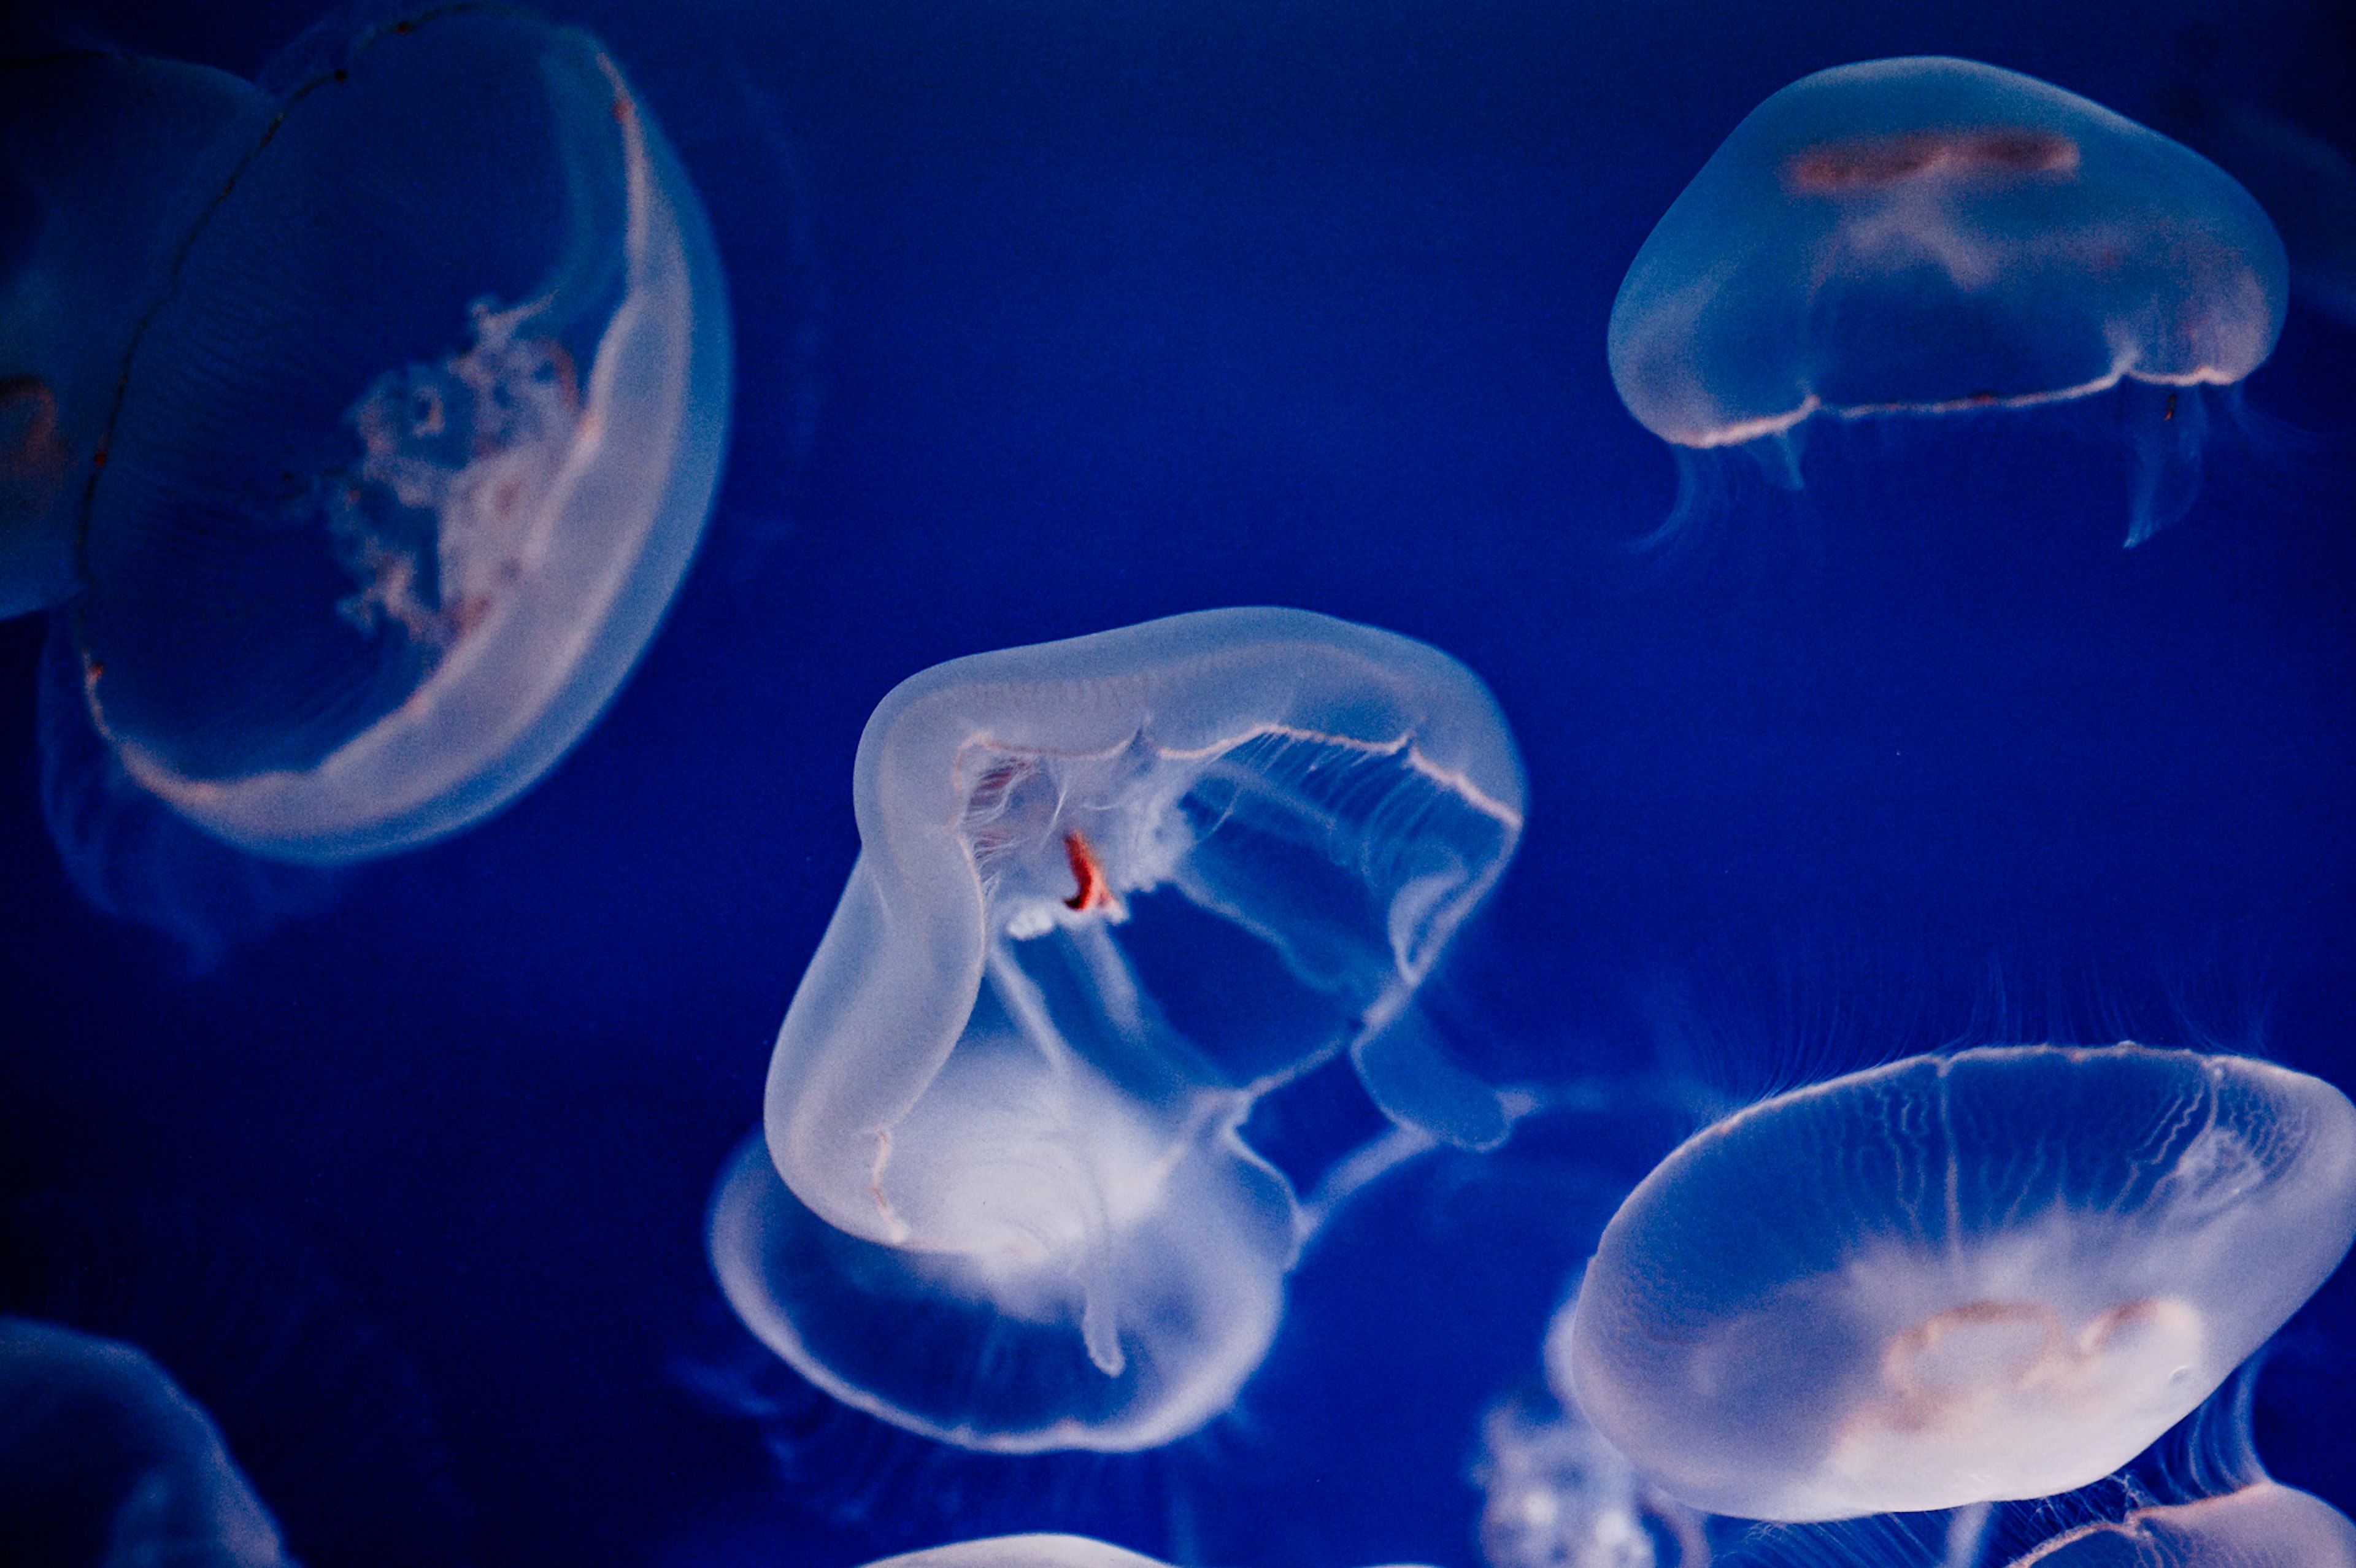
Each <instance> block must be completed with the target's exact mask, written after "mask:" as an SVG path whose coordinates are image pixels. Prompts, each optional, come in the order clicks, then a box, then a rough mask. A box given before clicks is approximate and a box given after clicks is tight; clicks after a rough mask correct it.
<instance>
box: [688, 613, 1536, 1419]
mask: <svg viewBox="0 0 2356 1568" xmlns="http://www.w3.org/2000/svg"><path fill="white" fill-rule="evenodd" d="M855 784H856V796H857V806H858V816H859V826H860V835H861V840H862V853H861V857H860V860H859V863H858V865H857V866H856V867H855V868H854V869H853V870H852V873H851V881H850V885H849V886H848V888H847V889H846V890H845V891H844V893H843V898H842V901H841V905H840V906H839V908H838V909H837V911H836V913H835V917H834V921H833V923H832V924H831V925H830V927H829V929H828V932H827V934H826V938H825V940H824V942H823V943H821V944H820V945H819V951H818V954H817V955H816V957H815V958H814V959H813V960H812V962H811V965H810V967H809V972H808V974H807V975H805V976H804V977H803V980H802V983H801V987H800V988H799V990H798V992H797V993H796V995H795V997H794V1002H793V1006H792V1008H791V1009H790V1010H789V1011H788V1012H787V1016H786V1020H785V1024H784V1027H783V1028H782V1029H781V1030H780V1031H779V1034H778V1039H777V1048H776V1055H775V1056H774V1058H773V1059H772V1061H771V1066H770V1072H769V1084H768V1105H767V1115H766V1130H767V1138H768V1148H769V1152H770V1154H771V1156H772V1157H774V1159H775V1162H776V1169H777V1171H778V1172H779V1173H781V1174H782V1176H783V1178H784V1186H785V1187H786V1188H787V1189H790V1193H791V1198H792V1200H794V1202H793V1204H792V1205H791V1206H790V1208H780V1207H778V1206H777V1205H776V1204H771V1205H769V1206H768V1207H767V1209H766V1212H770V1213H776V1214H781V1215H791V1216H793V1217H794V1218H793V1221H792V1223H793V1224H794V1225H795V1226H796V1227H800V1226H806V1225H813V1224H814V1225H819V1226H820V1227H822V1228H823V1229H824V1230H825V1231H827V1232H830V1234H828V1235H825V1236H819V1237H818V1238H816V1239H815V1240H811V1239H807V1238H806V1239H804V1240H802V1241H799V1242H796V1243H793V1244H794V1245H795V1246H797V1247H801V1248H804V1249H808V1248H811V1247H815V1248H816V1249H817V1250H818V1251H819V1253H824V1254H825V1255H827V1256H829V1257H832V1258H835V1259H836V1260H837V1263H836V1265H835V1266H836V1269H837V1272H836V1274H835V1275H833V1276H832V1278H833V1281H834V1283H831V1284H830V1283H828V1281H827V1280H826V1279H821V1278H814V1277H812V1276H810V1275H807V1274H804V1275H798V1276H797V1277H796V1278H795V1279H793V1280H787V1281H781V1282H780V1288H781V1289H782V1290H783V1292H784V1294H783V1296H782V1297H781V1298H780V1297H777V1296H768V1297H766V1299H764V1300H762V1301H758V1302H755V1303H753V1304H752V1306H751V1307H749V1309H748V1302H747V1298H746V1296H745V1294H744V1291H742V1290H741V1289H735V1288H732V1296H734V1298H735V1299H736V1301H737V1305H738V1308H739V1310H740V1312H743V1313H744V1315H745V1317H747V1320H748V1321H750V1322H753V1323H754V1324H755V1328H762V1330H763V1332H764V1334H765V1337H766V1338H768V1339H769V1340H770V1342H771V1343H772V1344H773V1345H775V1346H776V1348H778V1349H780V1350H781V1352H783V1353H785V1354H787V1356H788V1357H790V1358H792V1359H793V1360H795V1363H796V1365H798V1366H799V1367H801V1368H802V1369H803V1370H804V1371H806V1372H808V1373H809V1375H811V1376H813V1377H814V1378H817V1379H819V1381H821V1382H823V1383H825V1384H826V1385H827V1386H829V1387H830V1388H831V1389H833V1390H835V1392H838V1393H840V1394H841V1396H842V1397H844V1398H846V1399H851V1400H852V1401H853V1402H854V1403H862V1404H865V1405H866V1406H867V1407H869V1408H871V1409H873V1410H875V1411H876V1412H877V1413H881V1414H883V1415H886V1416H887V1417H888V1418H890V1419H893V1420H895V1421H899V1422H901V1423H903V1424H908V1425H911V1426H915V1427H916V1428H918V1429H919V1430H924V1431H927V1432H931V1433H934V1434H936V1435H945V1436H948V1437H951V1438H953V1439H954V1440H956V1441H958V1442H962V1443H969V1444H972V1445H978V1446H991V1447H1048V1446H1061V1445H1087V1446H1095V1447H1140V1446H1145V1445H1151V1444H1153V1443H1159V1442H1163V1441H1167V1440H1168V1439H1169V1438H1171V1437H1173V1436H1175V1435H1179V1434H1180V1433H1182V1432H1183V1431H1185V1430H1187V1429H1189V1428H1191V1427H1192V1426H1194V1425H1195V1424H1199V1423H1200V1422H1202V1421H1204V1420H1206V1419H1208V1418H1209V1417H1210V1416H1211V1415H1212V1414H1214V1413H1216V1412H1217V1411H1218V1410H1219V1409H1221V1408H1223V1406H1224V1405H1225V1403H1226V1400H1227V1399H1228V1398H1229V1397H1231V1396H1232V1394H1233V1392H1234V1389H1235V1386H1236V1384H1237V1383H1238V1382H1239V1381H1241V1379H1242V1377H1243V1376H1244V1375H1245V1374H1246V1373H1247V1372H1248V1371H1249V1370H1250V1368H1251V1366H1252V1365H1253V1364H1254V1363H1256V1362H1257V1360H1258V1357H1259V1355H1260V1353H1261V1352H1262V1351H1264V1350H1265V1349H1266V1346H1267V1343H1268V1338H1269V1335H1270V1334H1272V1333H1273V1331H1274V1327H1275V1321H1276V1312H1277V1305H1276V1304H1277V1300H1278V1291H1279V1288H1280V1280H1281V1277H1282V1275H1283V1273H1284V1270H1285V1268H1286V1267H1287V1266H1288V1265H1289V1264H1290V1259H1291V1255H1292V1250H1293V1245H1294V1217H1293V1206H1292V1200H1291V1194H1290V1189H1289V1187H1288V1186H1287V1184H1286V1183H1285V1181H1284V1180H1283V1179H1282V1178H1280V1176H1278V1175H1277V1173H1276V1172H1275V1171H1274V1170H1272V1169H1271V1168H1269V1167H1268V1166H1267V1165H1266V1164H1264V1163H1263V1162H1262V1161H1260V1160H1259V1159H1258V1157H1257V1156H1255V1155H1254V1154H1253V1153H1252V1151H1251V1150H1250V1149H1249V1148H1248V1147H1246V1146H1245V1145H1244V1143H1243V1142H1242V1140H1241V1139H1240V1137H1239V1136H1237V1130H1236V1129H1237V1126H1238V1125H1240V1124H1241V1122H1242V1120H1243V1118H1244V1116H1245V1115H1246V1114H1247V1113H1248V1110H1249V1109H1250V1106H1251V1104H1252V1103H1253V1101H1254V1100H1255V1098H1256V1097H1257V1096H1258V1095H1259V1094H1260V1093H1263V1092H1264V1091H1266V1090H1267V1089H1269V1087H1271V1086H1273V1085H1275V1084H1278V1083H1283V1082H1286V1081H1288V1080H1289V1079H1290V1078H1292V1077H1294V1076H1296V1075H1297V1074H1299V1073H1301V1072H1304V1071H1306V1070H1308V1069H1309V1068H1311V1067H1312V1066H1314V1065H1316V1064H1317V1063H1319V1062H1322V1061H1325V1060H1327V1059H1329V1058H1331V1057H1332V1056H1333V1054H1334V1053H1336V1052H1338V1051H1344V1050H1348V1051H1352V1052H1354V1054H1355V1061H1357V1063H1358V1066H1359V1070H1360V1072H1361V1074H1362V1076H1363V1077H1364V1079H1365V1082H1366V1083H1367V1086H1368V1087H1369V1088H1370V1089H1371V1090H1372V1091H1373V1093H1374V1094H1375V1096H1376V1100H1377V1101H1378V1102H1380V1103H1381V1104H1384V1105H1385V1106H1386V1107H1387V1109H1389V1110H1390V1111H1391V1112H1392V1113H1393V1114H1394V1115H1396V1116H1398V1117H1399V1118H1401V1119H1405V1120H1409V1121H1414V1122H1417V1123H1419V1125H1424V1126H1426V1127H1427V1128H1429V1129H1430V1130H1432V1131H1434V1132H1437V1133H1440V1135H1442V1136H1450V1137H1452V1138H1455V1139H1457V1140H1459V1141H1463V1142H1468V1143H1479V1142H1483V1141H1494V1139H1495V1138H1496V1137H1497V1136H1501V1135H1502V1131H1503V1126H1504V1118H1503V1112H1502V1110H1501V1107H1500V1104H1499V1101H1498V1099H1497V1097H1496V1095H1495V1094H1494V1093H1493V1092H1492V1091H1490V1090H1489V1089H1488V1088H1487V1087H1486V1086H1484V1085H1483V1084H1481V1083H1478V1082H1476V1081H1474V1080H1473V1079H1472V1078H1471V1077H1470V1076H1469V1075H1468V1074H1466V1073H1465V1072H1463V1071H1462V1069H1461V1068H1459V1067H1457V1066H1455V1065H1454V1064H1453V1063H1452V1061H1450V1060H1449V1059H1448V1058H1447V1057H1446V1056H1445V1055H1444V1054H1443V1053H1442V1052H1441V1051H1440V1050H1439V1049H1438V1048H1437V1046H1436V1043H1435V1041H1434V1040H1433V1039H1432V1038H1431V1037H1430V1034H1429V1032H1428V1030H1427V1029H1425V1027H1424V1026H1423V1025H1422V1024H1421V1022H1420V1020H1419V1019H1418V1017H1417V1016H1416V1014H1415V1012H1414V1009H1413V1008H1412V1007H1411V1005H1410V1003H1411V998H1412V997H1413V994H1414V991H1415V989H1416V987H1417V986H1418V985H1419V983H1420V982H1421V981H1422V979H1423V977H1424V976H1426V975H1427V974H1428V973H1429V972H1430V968H1431V965H1432V964H1433V963H1434V962H1435V961H1436V960H1437V959H1438V957H1439V955H1440V952H1441V950H1442V949H1443V948H1444V947H1445V946H1446V944H1447V943H1448V940H1449V938H1450V936H1451V933H1453V932H1454V931H1455V930H1456V928H1457V926H1458V925H1459V924H1460V923H1462V920H1463V919H1464V917H1465V916H1466V915H1467V914H1468V913H1469V912H1471V911H1472V908H1473V907H1474V905H1476V904H1477V903H1478V902H1479V901H1480V900H1481V899H1482V898H1483V895H1485V893H1486V892H1487V891H1488V890H1489V888H1490V887H1491V886H1492V885H1493V884H1494V881H1495V880H1496V878H1497V876H1498V875H1499V874H1500V873H1501V872H1502V870H1503V869H1504V868H1505V862H1506V859H1507V858H1508V857H1509V856H1510V855H1511V853H1512V851H1513V848H1514V845H1515V841H1516V838H1517V837H1518V835H1519V832H1520V827H1521V774H1520V767H1519V763H1518V762H1517V760H1516V758H1515V752H1514V749H1513V744H1512V741H1511V740H1510V738H1509V737H1508V735H1507V734H1506V731H1505V726H1504V722H1503V720H1502V719H1501V718H1500V717H1499V715H1498V713H1497V711H1496V709H1495V706H1494V703H1493V702H1492V701H1491V700H1490V699H1489V697H1488V695H1487V693H1486V692H1485V691H1483V689H1482V688H1481V686H1480V684H1479V682H1478V681H1477V680H1475V679H1474V678H1473V677H1472V676H1471V674H1470V673H1469V672H1467V671H1466V670H1464V669H1463V667H1462V666H1459V665H1457V664H1456V663H1454V662H1453V661H1452V660H1450V659H1448V658H1447V657H1446V656H1443V655H1440V654H1439V653H1436V652H1434V651H1433V650H1431V649H1430V648H1427V647H1424V646H1423V645H1420V644H1417V643H1412V642H1409V641H1408V640H1407V639H1405V638H1402V637H1396V636H1392V635H1388V634H1387V633H1381V632H1376V631H1372V630H1369V629H1367V628H1365V627H1360V626H1352V625H1349V624H1345V623H1342V622H1337V621H1332V620H1328V619H1326V618H1324V617H1323V616H1318V615H1311V614H1307V613H1301V612H1294V611H1277V610H1229V611H1214V612H1208V613H1202V614H1196V615H1184V616H1178V617H1175V618H1173V619H1171V620H1167V621H1159V622H1154V623H1152V624H1148V625H1144V626H1138V627H1132V628H1130V629H1128V630H1125V631H1119V632H1109V633H1106V634H1103V635H1098V636H1094V637H1083V638H1078V639H1076V640H1074V641H1071V642H1067V643H1055V644H1050V645H1044V646H1041V647H1035V648H1021V649H1015V650H1012V651H1011V652H1007V653H1001V654H991V655H984V656H979V657H976V658H970V659H961V660H958V661H956V662H955V663H952V664H948V665H944V666H941V667H937V668H935V669H932V670H928V671H926V673H925V674H923V675H920V676H917V677H915V678H914V679H912V680H909V681H907V682H905V683H904V684H903V685H902V686H901V687H900V688H898V689H897V690H895V691H894V692H893V693H892V694H891V696H889V697H888V698H886V699H885V700H884V702H883V705H882V706H881V707H880V708H878V709H877V710H876V712H875V715H874V717H873V719H872V720H870V722H869V724H868V727H867V732H866V735H865V737H864V738H863V739H862V741H861V744H860V751H859V760H858V765H857V772H856V780H855ZM803 1211H807V1212H803ZM729 1212H730V1207H729V1200H728V1199H727V1197H726V1196H725V1194H724V1193H723V1199H722V1200H721V1205H720V1209H719V1211H718V1213H717V1214H716V1216H715V1232H714V1253H715V1257H716V1258H720V1259H721V1260H722V1261H721V1262H720V1269H721V1273H722V1276H723V1280H727V1279H729V1278H730V1277H731V1269H732V1264H730V1263H729V1262H728V1261H726V1259H725V1257H724V1255H723V1246H722V1240H723V1236H722V1232H723V1227H722V1225H721V1223H720V1219H721V1217H722V1216H724V1215H726V1214H727V1213H729ZM783 1222H784V1221H780V1223H783ZM732 1233H737V1234H742V1233H745V1232H741V1231H740V1232H732ZM755 1233H758V1234H761V1235H763V1236H774V1235H775V1234H776V1233H777V1232H776V1231H775V1229H774V1228H772V1227H768V1226H764V1227H758V1228H756V1229H755ZM854 1243H857V1244H854ZM764 1244H765V1245H768V1246H775V1245H776V1244H778V1243H774V1242H768V1243H764ZM862 1247H863V1248H864V1250H863V1251H862ZM854 1255H855V1257H856V1259H857V1260H858V1261H857V1262H855V1263H853V1262H851V1261H849V1260H851V1258H852V1257H853V1256H854ZM757 1272H758V1271H757V1270H756V1269H753V1268H749V1267H738V1268H737V1269H736V1277H737V1278H738V1279H739V1280H744V1279H748V1278H750V1277H752V1276H753V1275H755V1274H756V1273H757ZM1220 1281H1225V1282H1226V1283H1224V1284H1218V1283H1217V1282H1220ZM1215 1284H1216V1285H1217V1288H1216V1290H1215V1291H1214V1290H1213V1289H1212V1288H1211V1287H1212V1286H1213V1285H1215ZM830 1292H831V1293H839V1294H841V1297H842V1298H841V1301H839V1302H837V1303H835V1304H834V1305H832V1306H831V1307H830V1306H829V1305H828V1304H827V1302H826V1301H825V1300H824V1299H823V1298H824V1297H826V1296H828V1295H829V1293H830ZM887 1296H888V1297H889V1298H890V1299H891V1300H892V1301H893V1302H894V1303H895V1304H896V1305H895V1306H894V1308H893V1310H894V1311H895V1312H900V1313H904V1314H905V1316H904V1317H901V1318H895V1319H894V1321H895V1322H897V1323H898V1324H899V1328H897V1330H889V1329H879V1328H878V1327H877V1324H876V1321H875V1320H874V1318H873V1317H872V1315H870V1314H872V1310H873V1307H874V1303H875V1302H876V1301H877V1300H878V1299H879V1298H882V1297H887ZM1221 1299H1225V1300H1226V1301H1227V1302H1228V1303H1229V1305H1228V1306H1226V1307H1224V1308H1219V1309H1217V1310H1214V1311H1212V1312H1211V1313H1210V1314H1209V1316H1208V1317H1203V1315H1202V1314H1201V1313H1200V1312H1198V1311H1189V1310H1184V1309H1179V1308H1176V1307H1173V1306H1172V1305H1171V1304H1173V1303H1178V1302H1185V1301H1196V1300H1199V1301H1203V1302H1206V1303H1209V1304H1210V1305H1211V1306H1212V1307H1217V1303H1218V1302H1219V1301H1220V1300H1221ZM862 1302H863V1303H865V1304H866V1305H865V1306H859V1305H857V1304H858V1303H862ZM1156 1303H1160V1304H1162V1305H1159V1306H1157V1305H1155V1304H1156ZM934 1314H939V1315H945V1317H943V1318H942V1320H941V1321H938V1322H937V1321H935V1318H934V1317H933V1316H932V1315H934ZM765 1324H766V1325H767V1327H764V1325H765ZM829 1324H831V1325H832V1327H831V1328H825V1330H824V1332H823V1334H822V1333H821V1328H823V1326H825V1325H829ZM1018 1325H1031V1326H1033V1327H1032V1328H1019V1329H1018V1328H1016V1327H1015V1326H1018ZM1018 1333H1019V1334H1020V1335H1022V1336H1023V1343H1024V1344H1025V1345H1026V1346H1028V1347H1029V1349H1025V1350H1024V1351H1023V1353H1022V1354H1019V1355H1018V1354H1011V1353H1008V1352H1007V1351H1006V1350H1005V1349H1004V1346H1003V1345H1002V1344H1000V1345H998V1346H996V1347H994V1348H991V1349H990V1350H989V1353H988V1354H984V1348H985V1345H986V1344H988V1343H989V1339H988V1336H990V1335H1000V1336H1001V1339H1002V1336H1003V1335H1007V1334H1018ZM838 1335H840V1336H854V1335H856V1336H863V1339H862V1342H861V1343H860V1344H850V1343H841V1342H837V1341H836V1339H834V1336H838ZM977 1336H982V1338H980V1339H977V1338H976V1337H977ZM895 1339H897V1340H898V1341H899V1342H900V1343H902V1344H909V1343H916V1344H925V1345H938V1346H942V1347H947V1346H950V1345H958V1346H962V1347H963V1348H962V1349H954V1350H952V1349H942V1350H941V1353H940V1355H939V1356H938V1357H932V1358H929V1359H928V1357H927V1356H924V1355H916V1356H911V1355H907V1354H905V1353H904V1352H902V1351H898V1350H894V1349H891V1348H890V1347H891V1346H892V1344H893V1343H894V1340H895ZM1051 1345H1052V1346H1056V1347H1060V1348H1059V1349H1054V1350H1053V1351H1052V1352H1051V1350H1050V1349H1049V1347H1050V1346H1051ZM894 1356H896V1357H897V1358H898V1359H897V1360H893V1361H891V1362H890V1363H889V1364H888V1365H885V1364H883V1361H884V1359H885V1358H887V1357H894ZM1057 1358H1060V1360H1059V1362H1058V1366H1059V1367H1060V1369H1061V1370H1057V1368H1056V1367H1049V1366H1048V1365H1047V1362H1048V1361H1049V1360H1056V1359H1057ZM854 1360H856V1361H862V1362H869V1361H873V1362H875V1363H877V1364H875V1365H873V1367H868V1368H863V1369H862V1370H860V1371H847V1370H846V1367H847V1365H848V1363H849V1362H851V1361H854ZM967 1362H970V1365H966V1363H967ZM960 1365H966V1370H965V1371H959V1372H956V1373H955V1374H954V1375H952V1374H950V1373H948V1372H947V1371H944V1369H945V1368H948V1367H954V1366H960ZM895 1369H896V1370H895ZM879 1380H881V1381H879Z"/></svg>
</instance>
